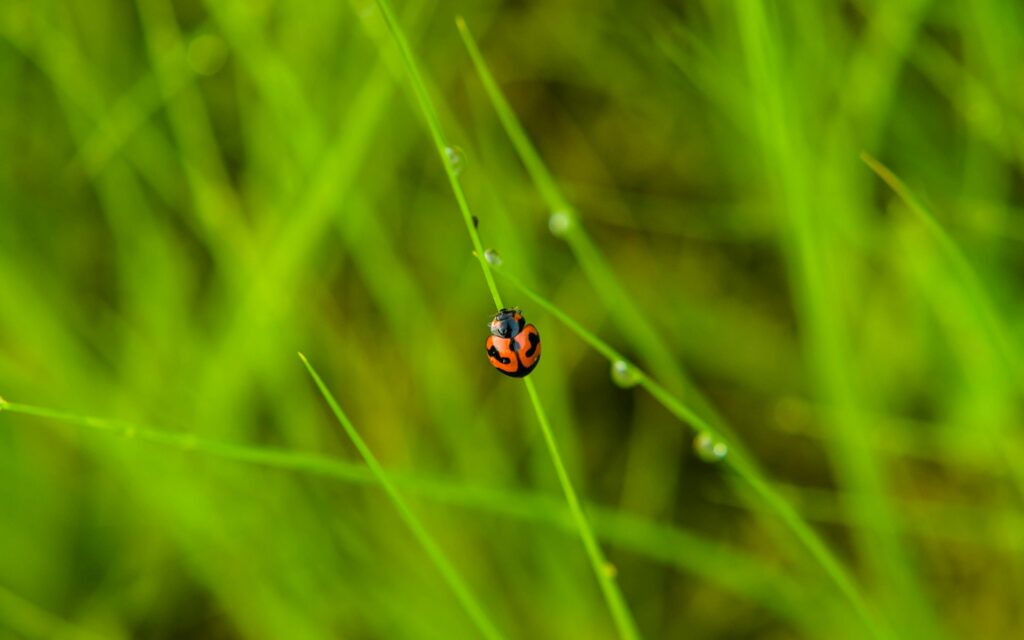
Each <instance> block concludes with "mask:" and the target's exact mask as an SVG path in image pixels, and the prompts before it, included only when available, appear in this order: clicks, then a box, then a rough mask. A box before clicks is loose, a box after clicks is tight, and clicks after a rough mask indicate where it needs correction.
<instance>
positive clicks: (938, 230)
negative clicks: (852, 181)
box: [860, 151, 1024, 391]
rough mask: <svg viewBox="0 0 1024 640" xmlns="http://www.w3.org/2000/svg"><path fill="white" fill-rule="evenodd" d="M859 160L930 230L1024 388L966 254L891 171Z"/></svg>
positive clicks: (864, 156)
mask: <svg viewBox="0 0 1024 640" xmlns="http://www.w3.org/2000/svg"><path fill="white" fill-rule="evenodd" d="M860 159H861V160H863V161H864V163H865V164H866V165H868V167H870V168H871V170H872V171H873V172H875V174H876V175H877V176H878V177H879V178H881V179H882V181H883V182H885V184H887V185H888V186H889V188H890V189H892V190H893V192H894V193H896V195H897V196H899V198H900V199H901V200H903V202H904V203H906V205H907V207H908V208H909V209H910V211H911V212H912V213H913V214H914V215H916V216H917V217H918V219H919V220H920V221H921V222H922V223H923V224H924V226H925V228H926V229H928V232H929V233H931V235H932V237H933V238H934V239H935V242H936V243H937V244H938V246H939V248H940V249H941V250H942V252H943V253H944V254H945V255H946V258H947V259H948V260H949V261H950V263H951V264H952V265H953V268H954V269H955V270H956V273H957V276H958V277H959V278H960V280H961V281H962V284H963V286H964V288H965V289H966V291H967V294H968V295H969V296H970V298H971V299H972V300H973V302H974V304H975V309H976V310H977V314H978V320H979V324H981V325H982V327H983V328H984V330H985V332H986V333H987V334H988V336H989V339H990V340H991V341H992V345H993V346H994V347H995V350H996V352H997V353H998V354H999V357H1000V358H1002V360H1003V363H1004V365H1005V366H1006V369H1007V372H1008V373H1009V374H1010V375H1011V376H1012V378H1013V381H1014V384H1015V385H1016V386H1017V388H1018V389H1020V390H1022V391H1024V377H1022V376H1021V361H1020V352H1019V351H1018V346H1017V345H1016V344H1015V343H1014V342H1013V340H1011V339H1010V337H1009V332H1008V331H1007V330H1006V327H1005V325H1004V323H1003V321H1002V320H1001V319H1000V318H999V314H998V313H997V312H996V310H995V305H994V304H993V302H992V299H991V297H990V296H989V295H988V294H987V293H986V292H985V287H984V285H982V284H981V279H980V278H979V277H978V274H977V272H976V271H975V270H974V268H973V267H972V266H971V263H970V261H969V260H968V259H967V256H966V255H964V252H963V250H961V249H960V247H959V246H957V244H956V242H955V241H954V240H953V238H951V237H950V235H949V234H948V233H946V230H945V229H943V228H942V225H941V224H939V221H938V220H937V219H936V218H935V216H934V215H932V212H931V211H929V210H928V207H926V206H925V205H924V204H923V203H922V202H921V200H920V199H918V197H917V196H916V195H914V192H913V191H911V190H910V188H908V187H907V185H906V184H905V183H904V182H903V181H902V180H900V178H899V177H898V176H897V175H896V174H895V173H893V172H892V171H891V170H890V169H889V168H888V167H886V166H885V165H884V164H882V163H881V162H879V161H878V160H877V159H876V158H875V157H874V156H872V155H871V154H869V153H868V152H866V151H862V152H861V154H860Z"/></svg>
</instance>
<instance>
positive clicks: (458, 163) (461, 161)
mask: <svg viewBox="0 0 1024 640" xmlns="http://www.w3.org/2000/svg"><path fill="white" fill-rule="evenodd" d="M444 154H445V155H446V156H448V164H450V165H451V167H452V173H454V174H455V176H456V177H458V175H459V174H460V173H462V169H463V167H464V166H465V164H466V154H465V153H463V152H462V149H460V148H458V147H445V148H444Z"/></svg>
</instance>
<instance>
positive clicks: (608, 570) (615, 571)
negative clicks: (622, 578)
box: [601, 562, 619, 578]
mask: <svg viewBox="0 0 1024 640" xmlns="http://www.w3.org/2000/svg"><path fill="white" fill-rule="evenodd" d="M601 570H602V571H604V575H606V576H608V577H609V578H614V577H616V576H618V575H619V568H618V567H616V566H615V565H614V564H612V563H610V562H605V563H604V564H603V565H602V566H601Z"/></svg>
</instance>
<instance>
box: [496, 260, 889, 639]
mask: <svg viewBox="0 0 1024 640" xmlns="http://www.w3.org/2000/svg"><path fill="white" fill-rule="evenodd" d="M495 272H496V273H498V274H499V275H500V276H502V277H503V278H505V279H506V280H508V281H509V282H511V283H512V284H513V285H515V286H516V288H518V289H519V290H520V291H522V292H523V293H525V294H526V296H527V297H528V298H530V299H531V300H533V301H534V302H536V303H537V304H538V305H539V306H541V307H543V308H544V309H545V310H547V311H548V312H549V313H551V315H553V316H555V317H556V318H558V319H559V320H560V321H561V322H562V323H563V324H565V325H566V326H567V327H569V329H571V330H572V331H573V333H575V334H576V335H578V336H579V337H580V339H582V340H583V341H584V342H586V343H587V344H588V345H590V346H591V347H592V348H593V349H594V350H595V351H597V352H598V353H600V354H601V355H603V356H604V357H606V358H607V359H608V360H609V362H616V361H622V362H627V364H628V366H629V367H630V370H631V371H632V372H633V373H634V374H635V375H636V376H637V379H638V381H639V384H640V386H641V387H643V388H644V389H646V390H647V392H648V393H650V394H651V395H652V396H654V398H655V399H656V400H657V401H658V402H659V403H660V404H661V405H662V406H663V407H665V408H666V409H668V411H669V412H670V413H671V414H672V415H674V416H675V417H676V418H678V419H679V421H680V422H682V423H684V424H687V425H689V426H690V427H691V428H693V429H694V430H695V431H696V432H698V433H700V432H702V431H704V432H708V433H710V434H712V435H713V436H714V437H715V438H716V439H719V440H721V441H722V442H724V443H725V444H726V445H727V446H728V448H729V454H728V455H727V456H726V458H725V460H724V461H725V463H726V464H727V465H729V466H730V467H732V469H733V470H734V471H736V474H737V475H738V476H739V477H740V478H741V479H742V480H744V481H745V482H746V483H747V484H748V485H749V486H750V487H751V488H752V489H753V490H754V492H755V493H756V494H757V495H759V496H760V497H761V498H762V499H763V500H764V501H765V503H766V505H767V507H768V508H769V510H770V511H772V512H774V513H775V514H776V515H777V516H778V517H779V519H780V520H782V522H783V523H785V524H786V526H787V527H788V528H789V529H790V530H791V531H792V532H793V534H794V535H795V536H796V537H797V539H798V540H800V542H801V543H802V544H803V545H804V546H805V547H806V549H807V550H808V552H809V553H810V554H811V556H812V557H813V558H814V559H815V560H816V561H817V562H818V563H819V564H820V566H821V567H822V569H823V570H824V571H825V573H826V574H827V575H828V576H829V577H830V578H831V579H832V582H833V583H834V584H835V586H836V588H837V589H838V590H839V592H840V593H841V594H842V595H843V596H844V598H846V600H847V601H848V603H849V604H850V606H851V607H852V608H853V610H854V611H855V612H856V614H857V615H858V617H860V618H861V620H862V621H863V622H864V624H865V625H866V626H867V627H868V628H869V629H871V630H872V633H873V634H874V635H876V636H882V635H884V634H883V632H882V630H881V629H880V628H879V627H878V626H877V623H876V622H875V620H874V616H873V614H872V613H871V611H870V609H869V608H868V605H867V601H866V600H865V599H864V596H863V594H862V593H861V592H860V589H859V588H858V587H857V584H856V583H855V582H854V580H853V578H852V577H851V576H850V574H849V572H848V571H847V570H846V568H845V567H844V566H843V565H842V563H840V562H839V560H837V559H836V557H835V555H834V554H833V553H832V552H831V551H830V550H829V548H828V546H827V545H826V544H825V543H824V542H823V541H822V540H821V537H820V536H818V534H817V533H815V532H814V529H812V528H811V526H810V525H809V524H807V522H806V521H805V520H804V519H803V518H802V517H801V516H800V514H799V513H798V512H797V511H796V509H794V508H793V507H792V505H790V504H789V502H788V501H787V500H786V499H785V498H783V497H782V495H781V494H780V493H779V492H778V491H776V490H775V489H774V488H773V487H772V485H771V483H770V482H768V480H767V479H766V478H765V477H764V475H763V474H762V473H761V471H760V470H759V469H758V467H757V465H756V463H754V461H753V459H752V458H751V457H750V456H749V455H748V454H747V453H746V452H745V450H744V448H743V447H742V446H741V444H740V443H739V441H737V440H736V439H734V438H730V437H729V436H727V435H725V434H722V433H721V432H718V431H717V430H716V429H715V428H714V427H713V426H712V425H711V424H710V423H709V422H708V421H707V420H706V419H704V418H703V417H702V416H701V415H700V414H698V413H697V412H695V411H693V410H692V409H691V408H689V407H687V406H686V404H685V403H683V402H681V401H680V400H679V399H678V398H676V397H675V396H673V395H672V394H671V393H670V392H669V391H668V390H666V389H665V388H664V387H663V386H661V385H660V384H658V382H657V381H655V380H654V379H653V378H651V377H650V376H649V375H647V374H646V373H645V372H644V371H643V370H642V369H640V368H639V367H637V366H636V365H633V364H632V363H629V362H628V360H627V359H626V358H625V357H624V356H623V355H622V354H620V353H619V352H618V351H616V350H615V349H614V348H612V347H611V346H610V345H609V344H608V343H607V342H605V341H603V340H601V339H600V338H598V337H597V336H596V335H595V334H594V333H592V332H591V331H589V330H587V329H585V328H584V327H583V326H582V325H581V324H580V323H579V322H577V321H576V320H575V319H573V318H572V317H570V316H569V315H568V314H567V313H565V312H564V311H562V310H561V309H560V308H558V307H557V306H555V305H554V304H553V303H552V302H550V301H549V300H547V299H546V298H545V297H543V296H541V295H540V294H538V293H537V292H536V291H534V290H533V289H531V288H529V287H527V286H526V285H525V284H523V283H522V282H521V281H520V280H519V279H518V278H516V277H515V276H512V275H510V274H509V273H507V272H505V271H504V270H503V269H495Z"/></svg>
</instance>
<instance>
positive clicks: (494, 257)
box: [484, 249, 501, 267]
mask: <svg viewBox="0 0 1024 640" xmlns="http://www.w3.org/2000/svg"><path fill="white" fill-rule="evenodd" d="M484 260H486V261H487V262H488V264H491V265H493V266H495V267H500V266H501V256H499V255H498V252H497V251H495V250H494V249H484Z"/></svg>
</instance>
